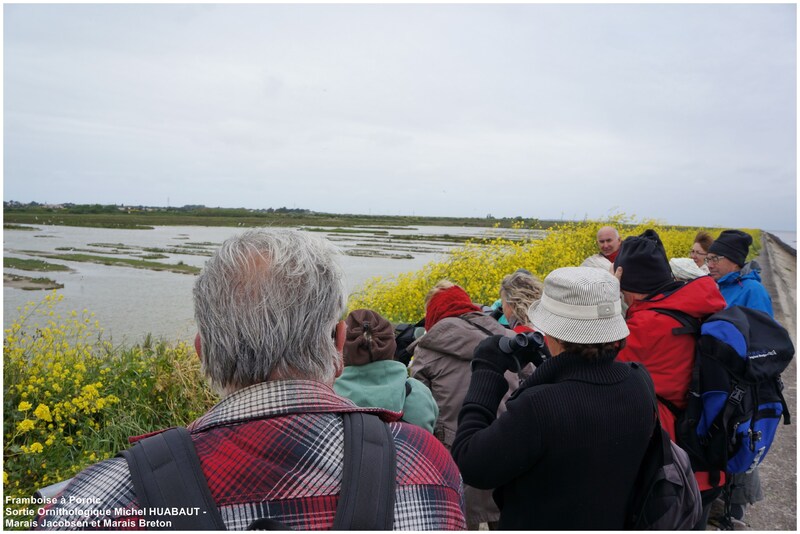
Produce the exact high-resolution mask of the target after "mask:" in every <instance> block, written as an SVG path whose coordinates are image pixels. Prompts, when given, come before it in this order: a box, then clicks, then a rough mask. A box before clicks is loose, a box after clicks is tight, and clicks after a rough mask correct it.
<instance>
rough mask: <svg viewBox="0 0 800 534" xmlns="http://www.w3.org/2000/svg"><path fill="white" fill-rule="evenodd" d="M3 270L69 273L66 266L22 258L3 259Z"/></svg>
mask: <svg viewBox="0 0 800 534" xmlns="http://www.w3.org/2000/svg"><path fill="white" fill-rule="evenodd" d="M3 268H4V269H19V270H20V271H71V270H72V269H70V268H69V267H67V266H66V265H61V264H59V263H48V262H46V261H44V260H31V259H24V258H9V257H7V256H6V257H4V258H3Z"/></svg>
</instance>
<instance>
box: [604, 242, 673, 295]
mask: <svg viewBox="0 0 800 534" xmlns="http://www.w3.org/2000/svg"><path fill="white" fill-rule="evenodd" d="M617 267H622V280H620V282H619V286H620V288H621V289H623V290H625V291H631V292H633V293H643V294H645V295H649V294H651V293H654V292H655V291H656V290H657V289H659V288H661V287H663V286H664V285H666V284H668V283H670V282H672V281H673V280H674V278H673V276H672V269H670V266H669V260H668V259H667V253H666V251H665V250H664V245H663V243H661V238H660V237H658V234H657V233H656V232H655V230H645V231H644V233H642V234H641V235H638V236H632V237H629V238H627V239H626V240H625V241H623V242H622V246H621V247H620V249H619V255H617V259H616V260H615V261H614V269H615V270H616V268H617Z"/></svg>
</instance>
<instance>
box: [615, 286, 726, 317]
mask: <svg viewBox="0 0 800 534" xmlns="http://www.w3.org/2000/svg"><path fill="white" fill-rule="evenodd" d="M724 307H725V299H724V298H723V297H722V293H720V291H719V287H718V286H717V283H716V282H715V281H714V279H713V278H711V277H710V276H701V277H699V278H695V279H694V280H691V281H689V282H686V283H685V284H683V285H681V286H679V287H678V288H677V289H674V290H672V291H668V292H665V293H660V294H657V295H655V296H652V297H649V298H647V299H645V300H637V301H635V302H634V303H633V304H632V305H631V306H630V308H628V317H630V316H631V315H632V314H634V313H636V312H637V311H640V310H651V309H653V308H662V309H666V310H677V311H681V312H683V313H686V314H688V315H691V316H692V317H694V318H696V319H699V318H702V317H705V316H707V315H710V314H712V313H716V312H718V311H720V310H721V309H723V308H724Z"/></svg>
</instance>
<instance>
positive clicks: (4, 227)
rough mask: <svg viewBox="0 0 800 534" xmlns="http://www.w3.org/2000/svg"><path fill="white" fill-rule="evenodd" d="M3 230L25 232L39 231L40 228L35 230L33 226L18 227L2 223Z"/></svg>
mask: <svg viewBox="0 0 800 534" xmlns="http://www.w3.org/2000/svg"><path fill="white" fill-rule="evenodd" d="M3 230H25V231H30V232H33V231H36V232H38V231H40V230H41V228H35V227H33V226H20V225H18V224H5V223H3Z"/></svg>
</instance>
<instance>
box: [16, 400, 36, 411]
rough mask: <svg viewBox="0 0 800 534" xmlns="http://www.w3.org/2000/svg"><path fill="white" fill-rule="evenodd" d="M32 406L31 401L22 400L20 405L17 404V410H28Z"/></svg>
mask: <svg viewBox="0 0 800 534" xmlns="http://www.w3.org/2000/svg"><path fill="white" fill-rule="evenodd" d="M32 406H33V405H32V404H31V403H30V402H27V401H22V402H20V403H19V406H17V410H19V411H20V412H27V411H28V410H30V409H31V407H32Z"/></svg>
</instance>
